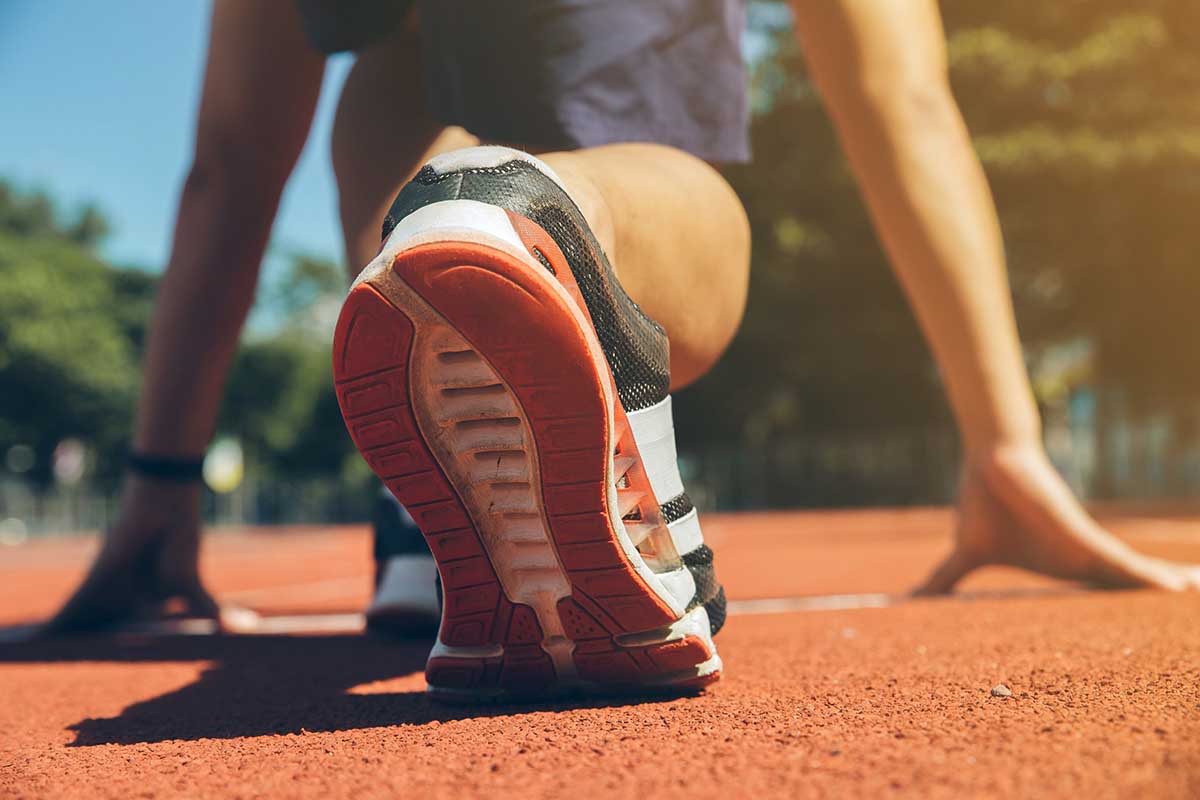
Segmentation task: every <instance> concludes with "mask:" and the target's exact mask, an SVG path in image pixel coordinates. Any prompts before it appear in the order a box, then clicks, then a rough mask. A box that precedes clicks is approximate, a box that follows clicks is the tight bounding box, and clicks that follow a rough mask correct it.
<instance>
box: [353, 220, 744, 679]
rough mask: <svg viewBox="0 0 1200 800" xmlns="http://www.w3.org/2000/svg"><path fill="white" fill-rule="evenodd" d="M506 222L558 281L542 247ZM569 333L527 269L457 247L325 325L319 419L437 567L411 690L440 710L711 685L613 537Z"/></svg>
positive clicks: (594, 359) (609, 419)
mask: <svg viewBox="0 0 1200 800" xmlns="http://www.w3.org/2000/svg"><path fill="white" fill-rule="evenodd" d="M510 216H514V217H515V215H510ZM513 222H514V225H513V229H514V231H519V233H520V235H521V238H522V241H527V240H528V239H531V238H534V239H537V245H536V246H537V248H538V249H537V254H541V255H542V256H543V257H544V258H546V259H547V260H548V262H549V263H550V264H551V266H552V267H553V269H554V271H555V274H557V275H563V274H564V273H565V274H566V275H570V269H569V266H568V265H567V263H566V260H565V258H564V257H563V256H562V253H561V252H559V251H558V248H557V247H556V246H553V241H552V240H551V239H550V238H549V236H547V235H546V234H545V233H544V232H543V231H541V229H540V228H537V226H536V225H534V223H532V222H530V221H529V220H526V219H524V218H517V219H515V220H513ZM530 226H532V227H530ZM535 229H536V230H535ZM539 232H540V235H538V234H539ZM585 315H586V308H584V309H580V308H579V307H578V305H577V304H576V301H574V300H572V299H571V297H570V294H569V293H568V292H567V291H566V290H565V289H564V288H563V286H562V285H561V284H558V283H557V282H556V281H555V279H554V277H553V276H552V275H551V274H550V273H549V271H547V270H546V269H545V267H543V266H542V265H541V264H540V263H538V261H537V260H536V259H535V258H533V257H528V258H521V257H518V256H517V255H516V254H514V253H513V252H511V251H510V249H506V248H505V247H503V246H500V244H499V243H496V242H489V241H488V240H487V237H485V236H472V235H470V234H469V232H467V234H465V235H463V234H460V235H459V236H457V237H447V238H446V239H445V240H442V241H427V242H424V243H421V244H416V245H415V246H412V247H408V248H406V249H403V250H402V251H400V252H399V253H396V254H394V255H391V256H381V257H380V258H379V259H377V260H376V262H374V263H373V264H372V266H371V267H368V269H367V270H365V271H364V274H363V276H361V277H360V280H359V282H358V283H357V284H356V285H355V287H354V288H353V289H352V290H351V292H350V295H349V297H348V298H347V300H346V303H345V306H344V308H343V310H342V314H341V317H340V319H339V322H338V326H337V331H336V334H335V344H334V373H335V379H336V384H337V393H338V399H339V402H340V404H341V407H342V412H343V416H344V418H345V420H346V424H347V427H348V429H349V430H350V433H351V436H352V437H353V439H354V442H355V444H356V446H357V447H358V449H359V451H360V452H361V453H362V454H363V457H364V458H365V459H366V460H367V463H368V464H369V465H370V466H371V468H372V469H373V470H374V471H375V473H376V474H377V475H379V477H380V478H381V479H382V480H383V481H384V482H385V483H386V485H387V486H388V488H389V489H390V490H391V491H392V492H393V493H394V494H395V495H396V497H397V498H398V499H399V500H400V502H402V503H403V504H404V505H405V507H406V508H407V509H408V510H409V512H410V513H411V514H412V515H413V518H414V519H415V520H416V522H417V524H418V525H419V527H420V528H421V530H422V532H423V534H424V535H425V537H426V540H427V541H428V543H429V546H430V550H431V551H432V553H433V555H434V558H435V559H436V561H437V565H438V570H439V573H440V575H441V580H442V585H443V592H444V597H443V616H442V622H441V626H440V630H439V634H438V643H437V645H436V646H435V648H434V652H433V653H432V654H431V656H430V659H429V661H428V664H427V667H426V679H427V682H428V684H429V686H430V688H431V689H432V690H434V691H440V692H442V693H443V694H445V695H446V696H447V697H448V698H449V699H487V698H500V697H506V696H511V697H514V698H525V697H530V696H543V695H546V694H550V693H554V692H561V691H568V692H577V691H584V692H589V691H597V692H601V691H602V692H610V691H614V690H619V691H645V690H652V691H662V690H664V689H671V688H674V689H676V690H679V691H695V690H697V689H700V688H703V687H704V686H706V685H708V684H710V683H712V682H713V681H715V680H716V679H717V678H718V677H719V674H720V662H719V659H718V658H717V656H716V654H715V650H714V649H713V648H712V646H711V640H709V639H708V637H707V635H695V634H694V633H691V632H690V631H692V630H699V628H698V627H697V625H696V624H692V625H690V626H689V625H680V623H681V616H682V615H681V614H680V613H679V611H677V610H675V609H673V608H672V607H671V604H670V603H669V602H667V601H666V600H664V598H663V597H662V596H661V592H658V591H656V590H655V589H653V588H652V587H651V586H650V585H648V583H647V578H646V577H645V570H644V569H642V570H639V569H638V565H637V564H635V563H633V560H632V558H631V556H630V553H629V550H630V548H629V546H628V543H627V541H626V542H623V541H622V538H621V534H620V532H618V531H616V530H614V524H613V519H614V518H615V519H618V520H619V519H620V518H621V516H622V515H620V514H617V515H615V517H614V513H613V512H614V511H615V509H614V508H613V503H614V498H615V496H616V493H615V489H614V486H613V463H614V462H613V453H614V449H617V448H619V447H620V446H621V445H620V441H621V436H620V434H621V431H620V430H619V429H618V420H619V419H620V418H622V417H623V411H622V410H621V409H620V404H619V401H617V400H616V398H615V393H614V392H613V391H612V387H611V378H610V377H609V376H608V371H607V364H606V362H604V361H603V354H602V353H600V350H599V344H598V342H596V340H595V334H594V332H593V331H592V330H591V328H590V324H589V323H588V321H587V319H586V316H585ZM625 438H630V437H625ZM626 456H627V457H628V453H626ZM633 457H634V458H635V460H636V452H635V453H634V454H633ZM635 466H636V465H635ZM696 611H697V610H693V611H692V612H690V615H695V614H696ZM698 611H699V612H700V613H701V614H703V609H698ZM692 622H693V623H695V620H692ZM703 624H704V625H705V626H706V625H707V618H705V619H704V620H703ZM622 638H624V639H625V640H626V643H623V641H622ZM630 640H634V641H636V642H637V644H633V643H632V642H631V641H630Z"/></svg>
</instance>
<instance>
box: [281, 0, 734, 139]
mask: <svg viewBox="0 0 1200 800" xmlns="http://www.w3.org/2000/svg"><path fill="white" fill-rule="evenodd" d="M745 2H746V0H297V3H298V4H299V6H300V9H301V12H302V13H303V16H304V25H305V30H306V32H307V34H308V36H309V38H310V40H311V41H312V42H313V44H314V45H315V46H316V47H317V48H319V49H320V50H322V51H324V52H327V53H334V52H341V51H346V50H359V49H361V48H363V47H365V46H366V45H368V44H371V43H372V42H374V41H377V40H379V39H382V38H383V37H385V36H387V35H388V34H389V33H391V32H393V31H395V30H396V29H397V28H398V27H399V26H401V25H403V24H404V22H405V20H406V18H407V15H408V14H409V13H410V12H411V10H412V9H413V8H414V7H415V8H416V9H417V13H418V17H419V26H420V34H421V49H422V56H421V57H422V62H423V65H424V80H425V92H426V97H427V101H428V104H429V107H430V109H431V110H432V112H433V113H434V114H435V115H436V116H437V117H438V118H439V119H440V120H441V121H443V122H445V123H446V124H447V125H461V126H462V127H464V128H466V129H467V130H469V131H470V132H471V133H473V134H475V135H476V136H479V137H480V138H482V139H485V140H488V141H495V142H504V143H509V144H517V145H523V146H526V147H530V148H537V149H543V148H544V149H577V148H580V147H595V146H597V145H603V144H612V143H614V142H656V143H659V144H665V145H671V146H673V147H677V148H680V149H681V150H686V151H688V152H690V153H693V154H694V155H696V156H699V157H700V158H702V159H705V160H706V161H713V162H741V161H746V160H748V159H749V156H750V146H749V135H748V115H749V112H748V101H747V76H746V67H745V62H744V61H743V59H742V47H741V44H742V32H743V30H744V27H745V13H746V10H745Z"/></svg>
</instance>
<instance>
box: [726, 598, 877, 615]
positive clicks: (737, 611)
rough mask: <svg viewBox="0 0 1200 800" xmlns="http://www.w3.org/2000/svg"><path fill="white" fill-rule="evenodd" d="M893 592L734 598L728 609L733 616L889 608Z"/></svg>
mask: <svg viewBox="0 0 1200 800" xmlns="http://www.w3.org/2000/svg"><path fill="white" fill-rule="evenodd" d="M896 599H897V598H896V597H895V596H893V595H890V594H827V595H819V596H816V597H768V598H763V599H761V600H730V601H729V605H728V606H727V607H726V610H727V611H728V613H729V614H731V615H733V616H754V615H757V614H789V613H792V612H794V611H843V610H846V609H853V608H887V607H888V606H890V605H892V604H894V603H895V601H896Z"/></svg>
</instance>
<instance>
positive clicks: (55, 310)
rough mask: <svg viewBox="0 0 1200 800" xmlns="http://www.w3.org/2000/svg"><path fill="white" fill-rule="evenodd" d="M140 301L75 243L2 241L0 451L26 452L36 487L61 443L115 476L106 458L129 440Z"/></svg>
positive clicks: (8, 237) (1, 237)
mask: <svg viewBox="0 0 1200 800" xmlns="http://www.w3.org/2000/svg"><path fill="white" fill-rule="evenodd" d="M136 295H137V292H134V291H127V290H119V289H118V288H117V287H116V286H115V285H114V281H113V270H112V269H111V268H110V267H108V266H107V265H105V264H103V263H102V262H100V261H99V260H97V259H96V258H95V257H94V256H93V255H91V254H90V253H88V252H86V251H85V250H83V249H81V248H80V247H79V246H78V245H77V244H75V243H74V242H71V241H69V240H65V239H58V238H53V237H42V238H25V237H17V236H13V235H12V234H10V233H0V387H4V388H3V391H0V449H5V448H6V447H8V446H11V445H13V444H18V443H23V444H30V445H32V446H33V447H34V449H35V450H36V452H37V455H38V459H37V463H36V467H35V471H34V473H33V476H34V477H35V478H36V479H37V480H41V481H47V480H49V478H50V473H49V454H50V453H51V452H52V451H53V449H54V446H55V444H57V442H58V441H59V440H60V439H62V438H65V437H67V436H77V437H80V438H82V439H85V440H86V441H89V442H91V443H92V444H93V445H95V446H96V447H97V448H98V450H99V452H100V453H101V454H102V455H104V456H106V457H105V458H102V459H101V464H100V466H101V469H102V470H103V471H106V472H110V473H111V472H112V471H113V470H114V469H115V465H114V464H113V463H112V462H113V459H112V458H108V457H107V456H110V455H111V454H113V453H114V452H115V451H116V450H117V449H119V448H120V447H121V446H123V444H124V442H125V441H126V440H127V438H128V435H129V410H128V409H129V407H130V404H131V402H132V400H133V397H134V393H135V392H136V389H137V385H138V371H137V357H136V348H135V343H134V341H133V339H132V338H131V336H130V332H131V329H135V328H137V327H138V325H139V324H140V323H138V322H137V321H136V320H138V319H139V318H140V316H139V315H140V312H139V311H137V310H134V309H133V308H132V307H131V305H132V304H135V303H137V302H139V301H138V299H137V298H136ZM123 320H124V321H123Z"/></svg>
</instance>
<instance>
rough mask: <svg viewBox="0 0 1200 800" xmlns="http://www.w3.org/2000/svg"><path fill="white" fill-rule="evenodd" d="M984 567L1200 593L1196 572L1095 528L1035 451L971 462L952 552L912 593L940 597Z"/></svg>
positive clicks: (1013, 450)
mask: <svg viewBox="0 0 1200 800" xmlns="http://www.w3.org/2000/svg"><path fill="white" fill-rule="evenodd" d="M988 564H1005V565H1008V566H1013V567H1021V568H1023V569H1028V570H1031V571H1033V572H1038V573H1041V574H1043V575H1049V576H1051V577H1054V578H1063V579H1067V580H1078V581H1083V582H1086V583H1089V584H1092V585H1094V586H1098V587H1104V588H1152V589H1164V590H1168V591H1185V590H1189V589H1193V590H1194V589H1200V566H1195V565H1186V564H1176V563H1172V562H1169V561H1164V560H1162V559H1158V558H1151V557H1150V556H1146V555H1142V554H1141V553H1138V552H1137V551H1135V550H1134V549H1133V548H1131V547H1130V546H1129V545H1127V544H1125V543H1124V542H1122V541H1121V540H1119V539H1117V538H1116V537H1115V536H1113V535H1112V534H1111V533H1109V532H1108V531H1106V530H1104V529H1103V528H1102V527H1100V525H1099V524H1097V523H1096V521H1095V520H1093V519H1092V518H1091V516H1090V515H1088V513H1087V512H1086V511H1085V510H1084V509H1083V506H1081V505H1080V503H1079V501H1078V500H1076V499H1075V496H1074V494H1073V493H1072V492H1071V489H1070V487H1068V486H1067V484H1066V482H1065V481H1063V479H1062V478H1061V477H1060V476H1059V474H1058V472H1057V471H1056V470H1055V469H1054V466H1053V465H1052V464H1051V463H1050V460H1049V458H1048V457H1047V456H1046V453H1045V451H1044V450H1043V449H1042V448H1041V446H1040V445H1028V446H1019V447H1018V446H1013V447H1006V448H1001V449H997V450H996V451H994V452H992V453H990V454H988V455H987V456H986V457H983V458H976V459H968V462H967V464H966V465H965V467H964V468H963V474H962V484H961V487H960V495H959V501H958V528H957V531H956V534H955V544H954V550H953V551H952V552H951V554H950V555H949V557H947V558H946V560H945V561H944V562H942V564H941V565H940V566H939V567H938V568H937V569H936V570H934V572H933V574H931V575H930V576H929V578H928V579H926V581H925V583H924V584H923V585H922V586H921V587H919V588H918V589H917V590H916V591H915V592H914V593H915V594H917V595H936V594H945V593H947V592H950V591H951V590H952V589H953V588H954V586H955V584H956V583H958V581H959V580H961V579H962V578H963V577H964V576H965V575H967V574H968V573H969V572H971V571H972V570H974V569H976V568H978V567H982V566H985V565H988Z"/></svg>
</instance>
